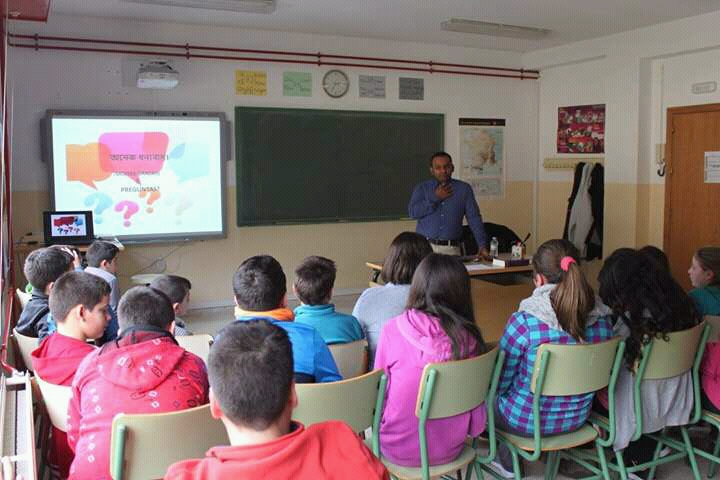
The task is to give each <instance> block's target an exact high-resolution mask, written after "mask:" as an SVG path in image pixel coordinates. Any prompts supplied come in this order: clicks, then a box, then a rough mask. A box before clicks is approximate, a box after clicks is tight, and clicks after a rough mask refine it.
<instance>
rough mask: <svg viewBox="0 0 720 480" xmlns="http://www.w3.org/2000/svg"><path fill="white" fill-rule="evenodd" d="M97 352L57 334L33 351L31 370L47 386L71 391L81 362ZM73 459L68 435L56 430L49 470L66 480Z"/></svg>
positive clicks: (47, 338) (50, 453) (81, 342)
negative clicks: (65, 387)
mask: <svg viewBox="0 0 720 480" xmlns="http://www.w3.org/2000/svg"><path fill="white" fill-rule="evenodd" d="M94 350H95V347H93V346H92V345H90V344H89V343H87V342H83V341H82V340H78V339H76V338H72V337H67V336H65V335H62V334H60V333H57V332H55V333H53V334H52V335H50V336H48V337H45V338H44V339H43V341H42V342H40V346H38V348H36V349H35V350H33V352H32V354H31V356H32V367H33V370H34V371H35V373H36V374H37V375H38V376H39V377H40V378H42V379H43V380H45V381H46V382H48V383H54V384H55V385H64V386H67V387H69V386H70V384H71V383H72V379H73V376H74V375H75V371H76V370H77V368H78V365H80V362H81V361H82V359H83V358H85V357H86V356H87V355H88V354H89V353H91V352H93V351H94ZM73 456H74V453H73V451H72V450H71V449H70V446H69V445H68V441H67V434H66V433H65V432H63V431H62V430H58V429H57V428H55V427H53V428H52V443H51V444H50V452H49V454H48V460H49V462H50V468H51V469H53V470H54V469H57V470H58V473H59V475H60V478H67V476H68V472H69V471H70V464H71V463H72V460H73Z"/></svg>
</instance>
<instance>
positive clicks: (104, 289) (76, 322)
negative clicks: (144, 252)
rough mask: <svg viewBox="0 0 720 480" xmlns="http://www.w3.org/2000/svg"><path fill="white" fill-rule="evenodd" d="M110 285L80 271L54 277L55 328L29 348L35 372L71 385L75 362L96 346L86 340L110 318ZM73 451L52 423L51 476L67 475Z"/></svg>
mask: <svg viewBox="0 0 720 480" xmlns="http://www.w3.org/2000/svg"><path fill="white" fill-rule="evenodd" d="M109 301H110V285H108V284H107V283H106V282H105V281H103V280H101V279H99V278H98V277H95V276H93V275H90V274H89V273H83V272H68V273H65V274H63V275H62V276H61V277H60V278H58V279H57V281H56V282H55V284H54V285H53V289H52V291H51V292H50V313H51V314H52V316H53V318H56V319H57V331H56V332H55V333H53V334H51V335H48V336H47V337H45V339H44V340H43V341H42V342H41V343H40V346H39V347H38V348H37V349H35V350H34V351H33V352H32V366H33V370H34V371H35V374H36V375H37V376H39V377H40V378H42V379H43V380H45V381H46V382H48V383H53V384H55V385H65V386H68V387H69V386H70V384H71V383H72V379H73V376H74V375H75V371H76V370H77V367H78V365H79V364H80V362H81V361H82V359H83V358H85V356H86V355H87V354H89V353H91V352H92V351H94V350H95V347H94V346H92V345H91V344H89V343H87V340H90V339H95V338H98V337H100V336H101V335H102V333H103V331H104V330H105V326H106V325H107V323H108V322H109V321H110V314H109V313H108V302H109ZM72 459H73V452H72V450H70V447H69V446H68V442H67V435H66V434H65V432H63V431H62V430H58V429H57V428H55V427H53V429H52V443H51V444H50V452H49V455H48V460H49V466H50V470H51V472H53V475H51V476H52V477H53V478H57V477H59V478H67V476H68V473H69V471H70V463H71V462H72Z"/></svg>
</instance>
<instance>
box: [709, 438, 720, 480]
mask: <svg viewBox="0 0 720 480" xmlns="http://www.w3.org/2000/svg"><path fill="white" fill-rule="evenodd" d="M718 455H720V429H718V435H717V438H715V448H714V449H713V456H714V457H717V456H718ZM715 470H717V462H716V461H714V460H711V461H710V468H708V478H712V477H714V476H715Z"/></svg>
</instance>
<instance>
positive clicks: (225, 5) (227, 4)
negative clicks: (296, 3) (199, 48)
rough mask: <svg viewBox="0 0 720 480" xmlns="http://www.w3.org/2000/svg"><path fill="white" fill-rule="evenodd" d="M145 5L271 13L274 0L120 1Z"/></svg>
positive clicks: (273, 9)
mask: <svg viewBox="0 0 720 480" xmlns="http://www.w3.org/2000/svg"><path fill="white" fill-rule="evenodd" d="M121 1H123V2H129V3H143V4H146V5H165V6H170V7H186V8H198V9H205V10H224V11H229V12H244V13H273V12H274V11H275V6H276V5H275V2H276V0H121Z"/></svg>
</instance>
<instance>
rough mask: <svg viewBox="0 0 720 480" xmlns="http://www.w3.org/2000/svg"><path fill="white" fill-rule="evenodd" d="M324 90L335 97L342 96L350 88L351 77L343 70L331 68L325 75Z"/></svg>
mask: <svg viewBox="0 0 720 480" xmlns="http://www.w3.org/2000/svg"><path fill="white" fill-rule="evenodd" d="M322 86H323V90H325V93H327V94H328V95H329V96H331V97H333V98H340V97H342V96H343V95H345V94H346V93H347V92H348V90H349V89H350V79H349V78H348V76H347V74H346V73H345V72H343V71H342V70H330V71H328V72H327V73H326V74H325V76H324V77H323V82H322Z"/></svg>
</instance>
